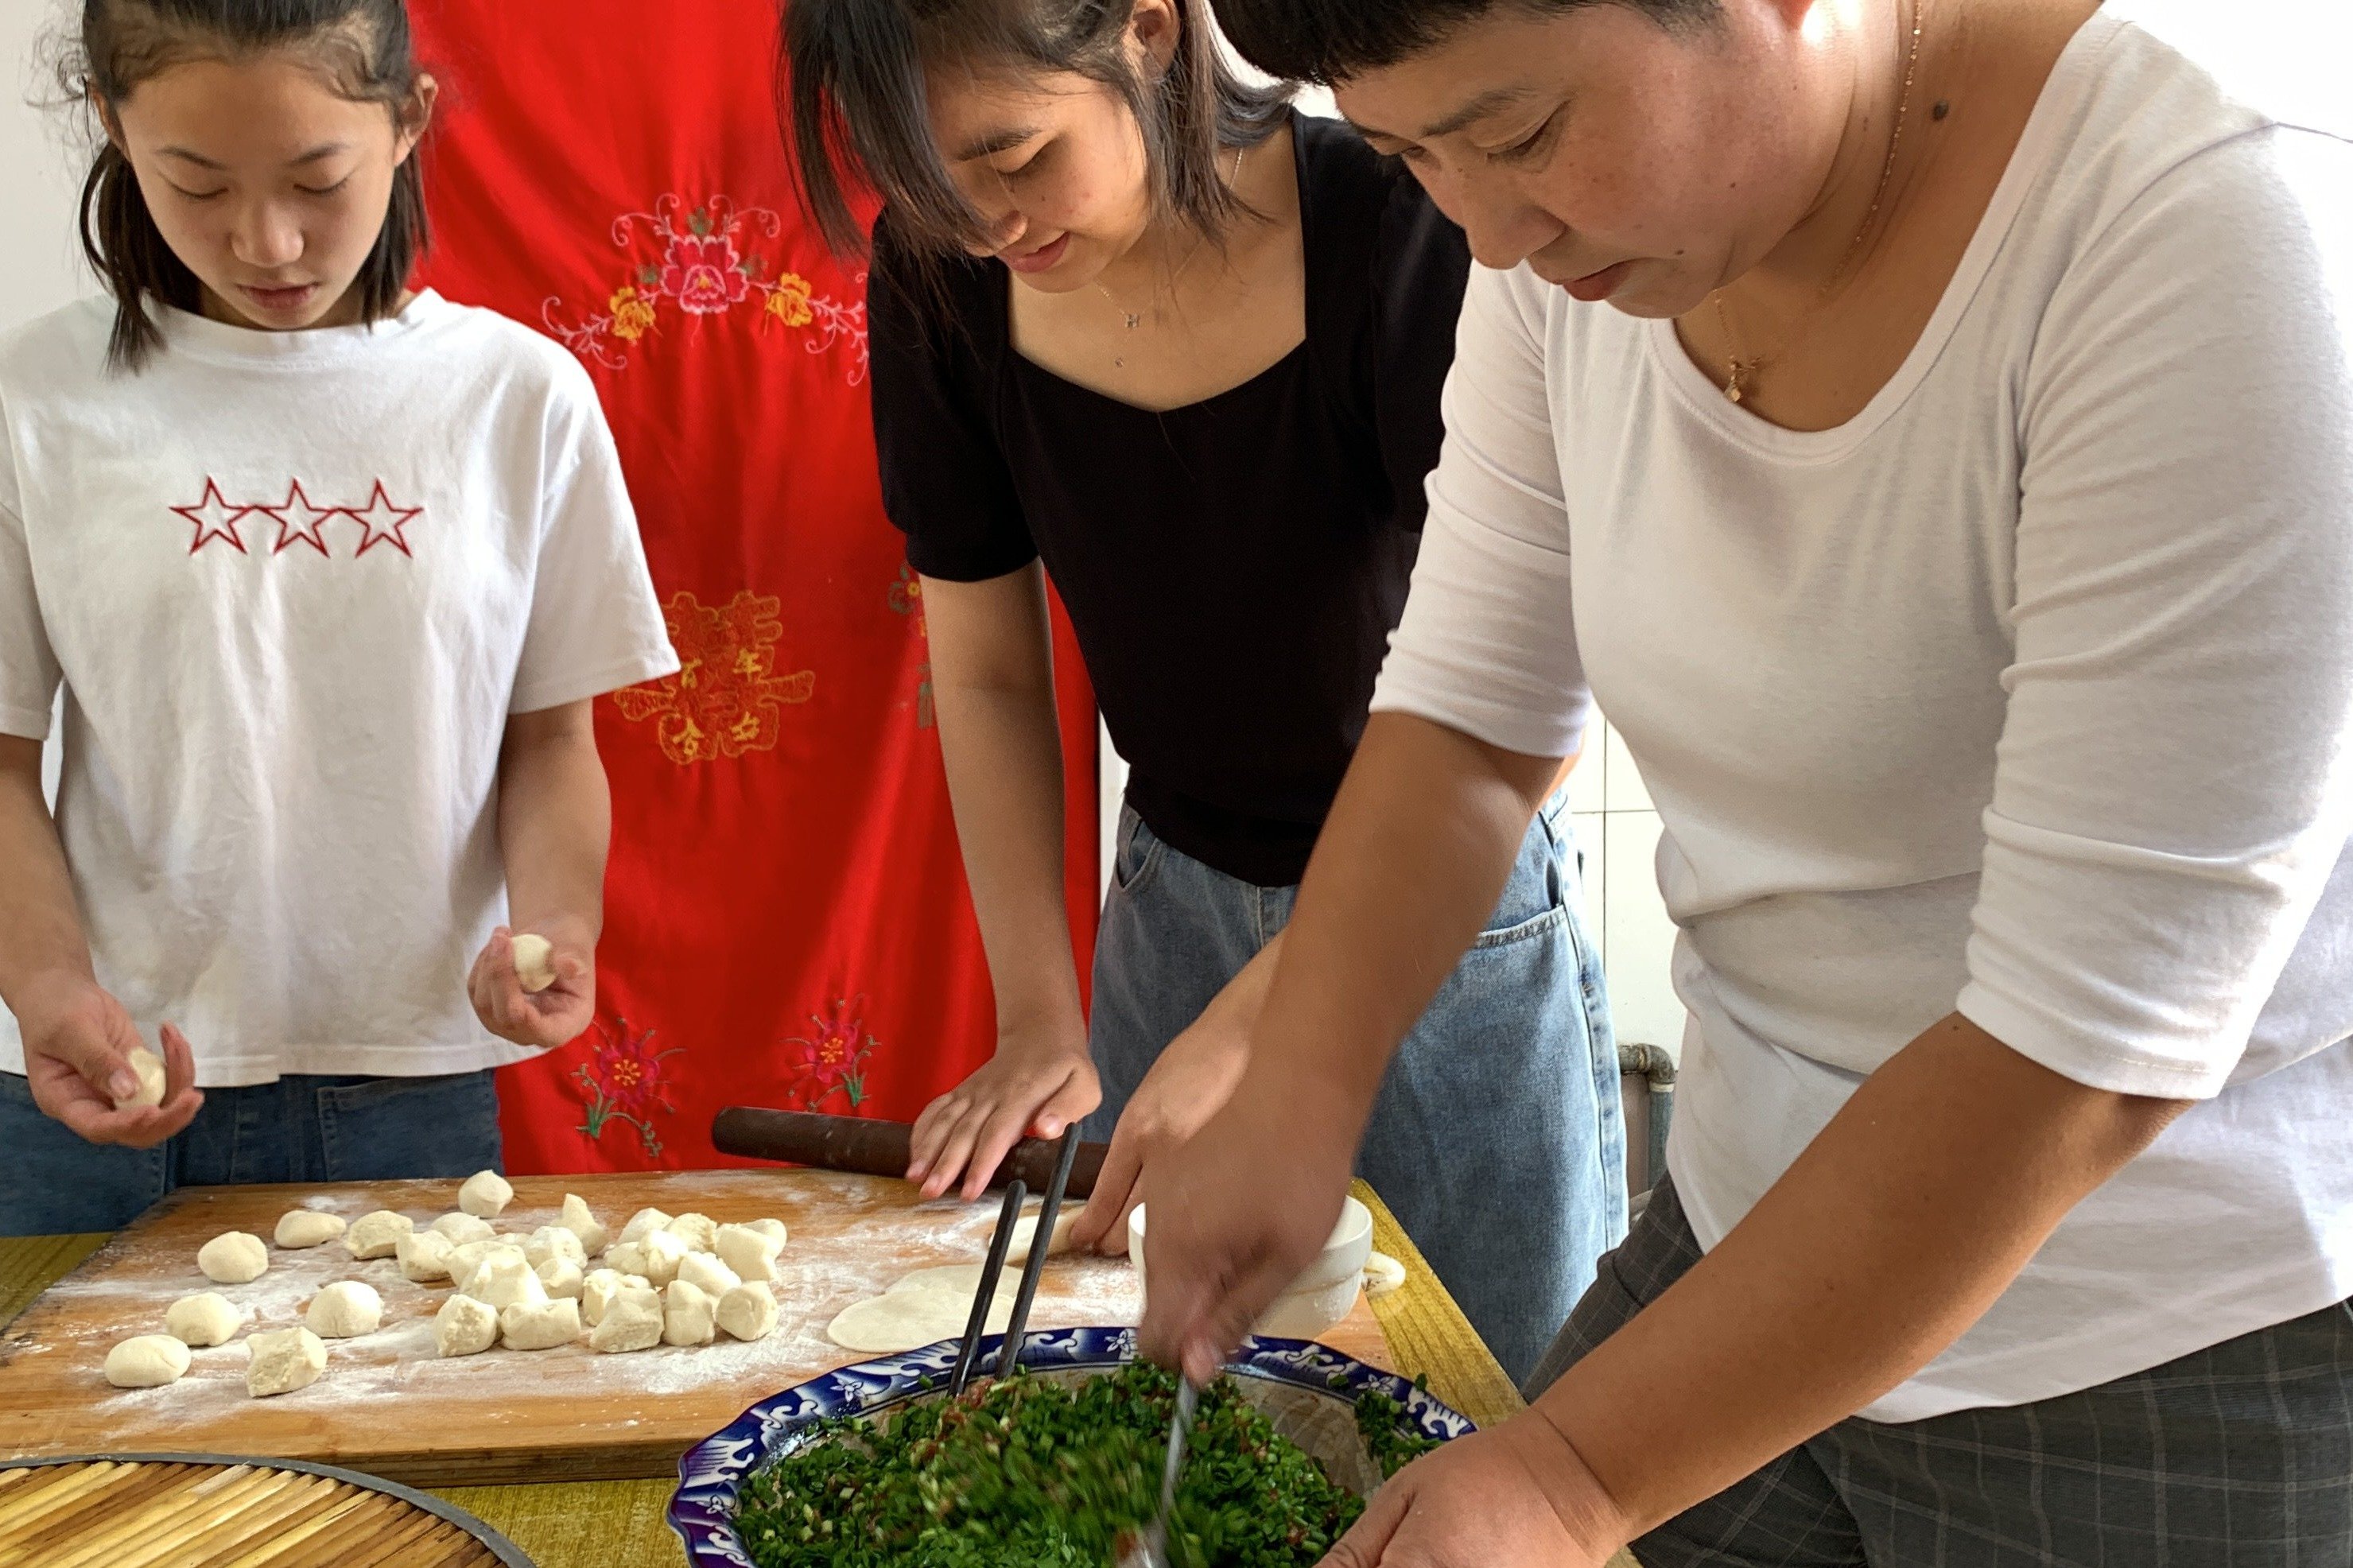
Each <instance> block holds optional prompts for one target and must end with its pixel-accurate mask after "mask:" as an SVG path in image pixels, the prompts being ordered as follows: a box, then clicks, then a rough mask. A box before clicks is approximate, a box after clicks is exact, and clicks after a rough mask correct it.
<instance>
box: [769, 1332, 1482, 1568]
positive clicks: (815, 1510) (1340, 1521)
mask: <svg viewBox="0 0 2353 1568" xmlns="http://www.w3.org/2000/svg"><path fill="white" fill-rule="evenodd" d="M1175 1397H1176V1380H1175V1378H1174V1377H1173V1376H1171V1375H1170V1374H1169V1373H1166V1372H1163V1371H1161V1370H1160V1369H1159V1368H1157V1367H1155V1366H1151V1365H1148V1364H1145V1363H1137V1364H1135V1365H1133V1366H1130V1367H1127V1368H1124V1369H1123V1370H1122V1371H1120V1372H1118V1373H1111V1374H1108V1375H1106V1376H1103V1377H1098V1378H1095V1379H1092V1380H1091V1381H1089V1382H1087V1383H1085V1384H1081V1385H1079V1386H1077V1387H1075V1388H1073V1387H1071V1386H1068V1385H1066V1384H1060V1383H1054V1382H1050V1381H1048V1380H1046V1379H1043V1378H1036V1377H1030V1376H1027V1375H1017V1376H1015V1377H1012V1378H1009V1379H1007V1380H1005V1381H1002V1382H998V1383H996V1384H989V1385H987V1387H986V1388H976V1390H975V1391H974V1392H972V1393H970V1394H966V1395H965V1397H964V1398H963V1399H962V1400H959V1401H957V1402H955V1403H954V1404H950V1403H948V1402H946V1401H944V1400H934V1401H928V1402H925V1403H923V1404H920V1405H911V1406H909V1407H908V1408H907V1409H905V1410H904V1411H902V1412H900V1413H899V1414H897V1415H892V1416H890V1417H886V1418H884V1419H882V1420H881V1421H877V1422H871V1423H870V1422H861V1421H859V1420H856V1419H854V1418H849V1417H843V1418H839V1419H836V1420H833V1421H828V1422H827V1423H825V1424H823V1426H820V1427H819V1428H818V1433H817V1440H815V1441H813V1442H811V1443H809V1444H808V1445H807V1446H806V1447H802V1448H800V1449H799V1450H797V1452H795V1453H793V1454H791V1455H789V1456H788V1457H786V1458H784V1459H782V1460H780V1461H779V1462H778V1463H776V1465H774V1466H772V1467H770V1468H767V1469H765V1470H763V1471H761V1472H760V1473H759V1474H757V1475H755V1476H754V1477H753V1478H752V1479H751V1480H749V1481H748V1482H746V1483H745V1485H744V1493H743V1500H742V1503H741V1506H740V1508H739V1510H738V1513H737V1520H736V1525H737V1530H738V1531H739V1533H740V1534H741V1536H742V1538H743V1542H744V1550H745V1551H746V1552H748V1553H749V1554H750V1556H751V1559H752V1561H753V1562H754V1563H757V1564H759V1568H1033V1565H1036V1564H1049V1565H1056V1568H1061V1565H1068V1568H1107V1565H1108V1564H1110V1563H1112V1562H1113V1560H1114V1558H1115V1556H1116V1554H1117V1552H1118V1550H1119V1547H1120V1543H1121V1541H1122V1538H1123V1537H1124V1535H1126V1534H1128V1533H1130V1532H1132V1531H1135V1530H1137V1529H1139V1528H1140V1527H1142V1526H1143V1525H1144V1524H1145V1522H1146V1521H1149V1520H1150V1519H1151V1518H1152V1516H1153V1514H1154V1513H1155V1511H1156V1510H1157V1509H1158V1506H1159V1501H1160V1472H1161V1466H1162V1462H1163V1459H1164V1458H1165V1457H1166V1452H1167V1448H1166V1444H1167V1437H1168V1420H1169V1415H1170V1411H1171V1409H1172V1407H1173V1402H1174V1400H1175ZM1403 1416H1404V1409H1403V1406H1401V1405H1398V1402H1397V1401H1396V1400H1394V1399H1391V1398H1389V1397H1388V1395H1386V1394H1366V1395H1365V1396H1364V1398H1363V1399H1362V1400H1360V1401H1359V1403H1358V1405H1357V1412H1356V1421H1357V1426H1358V1428H1359V1430H1361V1431H1362V1432H1363V1433H1364V1434H1365V1437H1366V1443H1367V1444H1368V1445H1369V1446H1370V1447H1371V1451H1372V1453H1373V1455H1374V1456H1375V1458H1377V1459H1378V1460H1379V1461H1380V1462H1381V1465H1382V1468H1383V1471H1384V1473H1385V1474H1387V1473H1394V1471H1395V1470H1396V1468H1398V1466H1399V1465H1402V1464H1404V1463H1405V1462H1406V1461H1407V1460H1409V1459H1410V1458H1413V1457H1414V1456H1415V1455H1417V1454H1419V1453H1421V1452H1424V1451H1426V1450H1427V1449H1428V1448H1430V1447H1434V1446H1435V1445H1434V1444H1432V1443H1431V1442H1430V1440H1429V1439H1427V1438H1424V1437H1420V1436H1418V1435H1412V1434H1409V1433H1408V1432H1406V1431H1405V1429H1404V1427H1403V1425H1402V1422H1403ZM1364 1506H1365V1505H1364V1501H1363V1500H1362V1499H1360V1498H1358V1497H1356V1495H1355V1494H1354V1493H1352V1492H1350V1491H1349V1490H1348V1489H1346V1488H1345V1487H1343V1486H1341V1485H1339V1484H1338V1483H1336V1482H1335V1481H1334V1480H1333V1479H1331V1478H1330V1477H1329V1476H1327V1475H1325V1474H1324V1468H1323V1467H1322V1466H1321V1465H1320V1464H1318V1463H1317V1462H1316V1461H1315V1459H1314V1458H1313V1457H1312V1456H1311V1455H1309V1454H1308V1453H1307V1452H1306V1451H1305V1450H1304V1449H1303V1448H1301V1447H1299V1446H1298V1445H1297V1444H1295V1443H1293V1442H1292V1441H1291V1440H1290V1439H1289V1438H1286V1437H1283V1436H1280V1435H1278V1434H1277V1433H1276V1432H1275V1430H1274V1427H1273V1425H1272V1423H1271V1422H1269V1421H1268V1420H1267V1418H1266V1417H1265V1416H1264V1415H1261V1414H1259V1412H1258V1411H1257V1410H1255V1409H1254V1408H1252V1407H1251V1405H1250V1404H1249V1402H1248V1401H1246V1400H1244V1399H1243V1398H1242V1397H1241V1395H1240V1394H1239V1393H1237V1392H1236V1391H1235V1390H1234V1388H1233V1386H1232V1384H1230V1383H1229V1382H1220V1383H1219V1384H1214V1385H1213V1386H1211V1387H1209V1388H1208V1389H1207V1390H1205V1391H1203V1394H1202V1395H1201V1405H1200V1410H1199V1413H1198V1415H1196V1416H1195V1418H1194V1423H1193V1433H1192V1436H1191V1439H1190V1441H1189V1445H1188V1447H1187V1457H1186V1461H1185V1472H1184V1480H1183V1483H1182V1485H1181V1486H1180V1487H1179V1488H1178V1489H1177V1494H1176V1513H1175V1516H1174V1517H1173V1518H1172V1519H1171V1521H1170V1523H1169V1531H1168V1535H1169V1540H1168V1550H1169V1556H1170V1558H1171V1560H1172V1561H1173V1562H1174V1563H1176V1568H1312V1564H1314V1563H1316V1562H1317V1561H1318V1560H1319V1559H1321V1558H1322V1557H1323V1556H1324V1553H1325V1552H1328V1551H1329V1550H1330V1549H1331V1546H1332V1543H1333V1542H1335V1541H1337V1540H1338V1539H1339V1538H1340V1536H1341V1534H1342V1532H1343V1531H1345V1530H1346V1529H1347V1528H1348V1527H1349V1526H1350V1525H1351V1524H1353V1523H1355V1522H1356V1517H1357V1515H1359V1514H1360V1513H1362V1512H1363V1511H1364Z"/></svg>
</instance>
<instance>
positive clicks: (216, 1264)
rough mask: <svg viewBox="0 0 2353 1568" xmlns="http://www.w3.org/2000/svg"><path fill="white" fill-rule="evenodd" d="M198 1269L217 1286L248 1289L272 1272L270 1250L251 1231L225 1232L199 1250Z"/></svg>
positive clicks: (197, 1256) (197, 1255)
mask: <svg viewBox="0 0 2353 1568" xmlns="http://www.w3.org/2000/svg"><path fill="white" fill-rule="evenodd" d="M196 1267H197V1268H201V1269H203V1270H204V1275H205V1278H206V1279H209V1280H211V1281H212V1282H213V1283H214V1284H216V1285H249V1284H251V1283H252V1282H253V1281H255V1280H256V1279H260V1278H261V1277H262V1276H263V1275H264V1274H266V1273H268V1272H269V1248H268V1247H264V1246H263V1245H262V1244H261V1237H258V1236H256V1235H254V1234H253V1233H252V1232H250V1231H244V1230H230V1231H224V1232H222V1233H221V1234H220V1235H218V1236H216V1237H213V1238H212V1239H211V1240H210V1241H207V1242H206V1243H205V1244H204V1246H202V1247H198V1248H197V1249H196Z"/></svg>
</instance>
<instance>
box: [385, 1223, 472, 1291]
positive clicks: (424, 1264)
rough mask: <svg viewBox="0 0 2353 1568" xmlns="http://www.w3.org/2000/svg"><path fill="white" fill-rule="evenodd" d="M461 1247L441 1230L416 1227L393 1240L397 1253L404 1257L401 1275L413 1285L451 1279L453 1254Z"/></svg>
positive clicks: (396, 1255)
mask: <svg viewBox="0 0 2353 1568" xmlns="http://www.w3.org/2000/svg"><path fill="white" fill-rule="evenodd" d="M457 1250H458V1249H457V1247H454V1246H452V1245H451V1244H450V1241H449V1238H448V1237H446V1236H444V1235H442V1234H441V1233H440V1232H439V1231H438V1230H420V1231H416V1232H413V1233H411V1234H409V1235H407V1236H404V1237H401V1238H400V1239H399V1240H398V1241H396V1242H395V1243H394V1244H393V1256H394V1257H395V1258H398V1259H399V1260H400V1277H401V1278H402V1279H406V1280H407V1281H408V1282H409V1283H410V1284H412V1285H429V1284H431V1283H433V1282H434V1281H435V1280H437V1279H448V1278H449V1255H450V1254H451V1253H453V1252H455V1251H457Z"/></svg>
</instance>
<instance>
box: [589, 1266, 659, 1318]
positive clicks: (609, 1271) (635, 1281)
mask: <svg viewBox="0 0 2353 1568" xmlns="http://www.w3.org/2000/svg"><path fill="white" fill-rule="evenodd" d="M625 1289H638V1290H651V1289H653V1286H652V1284H651V1283H650V1282H649V1281H648V1280H647V1279H645V1277H644V1276H642V1275H638V1274H624V1273H622V1272H621V1271H620V1270H619V1269H617V1268H599V1269H597V1270H596V1272H594V1273H592V1274H590V1275H589V1276H588V1277H587V1278H586V1279H583V1280H582V1281H581V1282H580V1315H581V1316H582V1317H584V1318H586V1320H587V1321H588V1326H589V1327H590V1328H592V1329H593V1328H595V1327H596V1325H597V1324H599V1323H601V1322H603V1321H605V1312H606V1310H607V1308H609V1307H610V1306H612V1304H613V1302H614V1300H615V1299H616V1298H617V1297H618V1296H619V1295H620V1294H621V1292H622V1291H623V1290H625Z"/></svg>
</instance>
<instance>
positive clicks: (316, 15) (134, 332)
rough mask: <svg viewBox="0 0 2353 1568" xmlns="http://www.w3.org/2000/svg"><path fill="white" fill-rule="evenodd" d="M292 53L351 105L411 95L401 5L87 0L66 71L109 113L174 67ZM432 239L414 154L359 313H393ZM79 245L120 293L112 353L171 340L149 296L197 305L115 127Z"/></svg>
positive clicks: (71, 87)
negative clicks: (314, 66)
mask: <svg viewBox="0 0 2353 1568" xmlns="http://www.w3.org/2000/svg"><path fill="white" fill-rule="evenodd" d="M283 48H291V49H301V50H302V51H304V52H306V53H309V54H312V55H315V56H317V57H318V59H319V61H320V63H321V65H322V67H324V68H326V69H327V71H328V72H329V74H330V76H331V78H332V80H333V81H334V83H335V89H336V90H337V91H338V92H341V93H342V94H343V96H345V97H346V98H349V99H351V100H353V101H355V102H362V103H382V104H384V105H385V106H386V107H387V108H389V109H390V110H392V111H393V113H394V114H395V115H396V116H397V115H398V114H399V113H400V111H401V109H402V107H403V106H404V105H406V103H408V102H409V101H410V100H411V99H412V98H413V97H414V96H415V94H416V91H417V77H418V72H417V56H416V47H415V45H414V43H413V42H412V40H411V37H410V33H409V26H408V7H407V5H406V0H82V8H81V32H80V36H79V39H78V40H74V41H71V42H69V45H68V47H67V51H66V56H65V59H64V61H63V63H62V67H61V70H60V73H59V74H60V77H61V79H62V81H63V83H64V86H65V88H66V90H67V91H69V93H71V94H72V95H73V96H74V97H75V98H76V99H77V100H80V101H83V102H89V103H95V104H100V105H103V106H104V108H105V110H106V111H107V114H108V116H109V118H110V119H111V117H112V115H113V114H114V112H115V111H116V110H119V108H120V107H121V103H122V100H124V99H126V98H128V97H129V96H130V95H131V92H132V89H134V88H136V87H137V86H138V85H139V84H140V83H142V82H143V81H146V80H148V79H151V78H153V77H155V76H157V75H159V74H161V73H162V72H164V71H165V70H168V69H170V68H172V67H174V66H175V65H181V64H184V63H185V62H187V61H189V60H195V59H223V58H227V59H239V58H249V57H251V56H254V55H258V54H262V53H265V52H268V51H269V50H273V49H283ZM427 233H428V231H427V226H426V221H425V178H424V171H423V170H422V169H421V168H420V167H419V158H418V155H417V153H414V152H412V153H410V154H409V156H408V158H407V159H406V161H405V162H404V163H402V164H401V165H400V167H399V168H398V169H397V170H396V171H395V173H394V175H393V182H392V205H391V206H390V207H389V209H388V210H387V211H386V212H385V220H384V228H383V231H382V232H381V233H379V234H378V235H377V236H376V240H375V248H374V249H373V250H371V251H370V252H369V253H368V258H367V262H366V264H365V265H364V266H363V267H362V268H360V274H359V277H358V278H357V279H355V280H354V282H353V288H354V289H357V290H358V291H359V308H360V310H359V313H360V319H361V320H362V321H381V320H382V319H383V318H385V317H386V316H389V315H391V314H392V313H393V312H394V311H395V310H396V309H398V307H399V304H400V298H401V295H402V293H403V292H404V291H405V290H406V289H407V287H408V275H409V273H410V272H411V271H412V270H414V269H415V268H416V265H417V257H418V256H419V255H421V254H422V253H423V252H424V249H425V247H426V242H427ZM81 244H82V251H83V254H85V255H87V256H88V257H89V258H90V265H91V266H92V267H94V268H97V269H98V275H99V277H100V278H101V279H104V280H105V283H106V287H107V291H108V292H109V293H111V294H112V295H113V296H114V331H113V334H112V336H111V338H110V339H109V340H108V342H107V358H108V360H109V361H110V362H111V363H113V364H114V365H116V366H118V367H120V368H123V369H136V368H137V367H138V366H139V364H140V363H142V362H143V361H144V360H145V359H146V357H147V355H148V354H149V353H151V352H153V350H154V349H156V348H157V347H159V346H161V344H162V342H163V334H162V333H161V332H160V331H157V330H156V326H155V323H154V321H153V320H152V319H151V318H150V317H149V316H148V314H147V310H146V303H147V300H149V299H150V298H153V299H154V300H160V301H161V302H163V303H164V304H166V305H172V306H176V307H178V308H179V309H181V310H198V309H200V308H201V307H202V305H203V287H202V285H200V284H199V283H198V282H197V281H196V276H195V273H193V272H191V271H189V270H188V268H187V264H186V263H185V262H183V261H182V260H181V259H180V258H178V257H177V256H174V254H173V253H172V247H170V246H169V245H167V244H165V243H164V236H163V233H162V231H161V230H159V229H158V228H156V226H155V219H154V216H153V214H151V213H150V212H149V211H148V210H147V198H146V197H145V195H142V193H141V192H140V189H139V178H138V175H137V174H135V173H133V172H132V167H131V160H130V159H129V158H127V157H125V156H124V155H123V153H122V149H121V148H120V147H119V146H117V145H115V143H114V142H113V140H112V138H111V135H110V136H109V137H108V139H107V140H106V141H105V142H103V144H102V145H101V146H100V149H99V152H98V156H97V158H96V159H95V160H94V161H93V162H92V163H91V164H90V174H89V177H88V178H86V179H85V180H83V182H82V187H81Z"/></svg>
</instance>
